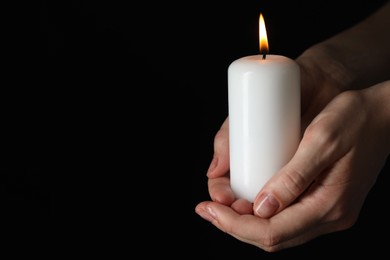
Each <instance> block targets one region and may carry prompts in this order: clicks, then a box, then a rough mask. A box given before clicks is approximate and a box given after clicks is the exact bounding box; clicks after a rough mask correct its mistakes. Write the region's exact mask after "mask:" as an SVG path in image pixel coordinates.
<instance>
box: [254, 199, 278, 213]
mask: <svg viewBox="0 0 390 260" xmlns="http://www.w3.org/2000/svg"><path fill="white" fill-rule="evenodd" d="M278 209H279V202H278V201H277V200H276V199H275V197H274V196H272V195H271V194H268V195H267V196H265V198H264V199H263V200H262V201H261V202H260V204H259V206H258V207H257V208H256V213H257V215H259V216H260V217H262V218H269V217H271V216H272V215H273V214H274V213H275V212H276V211H277V210H278Z"/></svg>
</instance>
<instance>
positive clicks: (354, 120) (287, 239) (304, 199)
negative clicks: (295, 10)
mask: <svg viewBox="0 0 390 260" xmlns="http://www.w3.org/2000/svg"><path fill="white" fill-rule="evenodd" d="M389 24H390V2H388V3H387V4H385V5H384V6H383V7H382V8H381V9H380V10H378V11H377V12H376V13H374V14H373V15H371V16H370V17H368V18H367V19H366V20H364V21H362V22H361V23H359V24H357V25H356V26H354V27H352V28H350V29H348V30H346V31H344V32H342V33H340V34H338V35H335V36H334V37H332V38H330V39H327V40H325V41H323V42H321V43H318V44H317V45H314V46H312V47H311V48H309V49H308V50H306V51H305V52H304V53H302V55H300V56H299V57H298V58H297V59H296V62H297V63H298V64H299V65H300V68H301V80H302V83H301V84H302V85H301V88H302V129H303V132H302V139H301V142H300V144H299V147H298V149H297V151H296V153H295V155H294V156H293V158H292V159H291V160H290V162H288V163H287V164H286V165H285V166H284V167H283V168H282V169H281V170H280V171H279V172H278V173H277V174H275V175H274V176H273V177H272V178H271V179H270V180H269V181H268V182H267V184H266V185H265V186H264V187H263V188H262V190H260V191H259V193H258V195H257V197H256V199H255V201H254V203H250V202H248V201H246V200H243V199H236V198H235V196H234V194H233V192H232V190H231V188H230V181H229V141H228V135H229V128H228V120H229V119H228V118H226V120H225V122H224V123H223V124H222V126H221V128H220V130H219V131H218V132H217V134H216V136H215V138H214V157H213V160H212V162H211V164H210V167H209V170H208V172H207V176H208V178H209V179H208V188H209V193H210V197H211V201H203V202H200V203H199V204H198V205H197V206H196V208H195V211H196V213H197V214H199V215H200V216H201V217H202V218H204V219H206V220H208V221H210V222H211V223H212V224H214V225H215V226H216V227H217V228H219V229H220V230H222V231H224V232H226V233H228V234H230V235H232V236H233V237H235V238H237V239H239V240H241V241H243V242H245V243H248V244H252V245H254V246H257V247H259V248H261V249H263V250H265V251H268V252H276V251H280V250H282V249H286V248H289V247H293V246H297V245H300V244H303V243H305V242H307V241H309V240H311V239H314V238H315V237H318V236H320V235H324V234H327V233H331V232H336V231H340V230H345V229H348V228H350V227H351V226H353V225H354V224H355V223H356V220H357V218H358V216H359V213H360V210H361V208H362V205H363V203H364V201H365V198H366V196H367V194H368V192H369V191H370V189H371V188H372V187H373V186H374V184H375V182H376V179H377V177H378V174H379V173H380V171H381V169H382V168H383V166H384V163H385V162H386V159H387V158H388V156H389V154H390V138H389V133H390V80H389V79H390V74H389V72H390V48H388V46H390V34H389V33H388V26H386V25H389ZM367 50H370V51H367Z"/></svg>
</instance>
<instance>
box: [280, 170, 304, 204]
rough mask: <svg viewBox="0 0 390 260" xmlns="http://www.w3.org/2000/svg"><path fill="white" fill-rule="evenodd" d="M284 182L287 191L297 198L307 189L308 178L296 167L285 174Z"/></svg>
mask: <svg viewBox="0 0 390 260" xmlns="http://www.w3.org/2000/svg"><path fill="white" fill-rule="evenodd" d="M282 183H283V186H284V190H285V191H287V192H288V193H289V195H290V196H291V197H292V198H295V197H297V196H298V195H300V194H301V193H302V192H303V191H304V190H305V189H306V187H307V184H308V180H307V178H306V177H305V175H304V173H302V172H300V171H298V170H296V169H289V170H287V171H286V172H285V174H283V178H282Z"/></svg>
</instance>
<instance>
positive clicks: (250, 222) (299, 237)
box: [196, 202, 330, 252]
mask: <svg viewBox="0 0 390 260" xmlns="http://www.w3.org/2000/svg"><path fill="white" fill-rule="evenodd" d="M196 212H197V213H198V214H199V215H200V216H202V217H203V218H204V219H206V220H208V221H210V222H211V223H212V224H213V225H215V226H216V227H217V228H219V229H220V230H222V231H223V232H226V233H228V234H230V235H232V236H233V237H235V238H237V239H239V240H240V241H243V242H245V243H248V244H252V245H254V246H257V247H260V248H262V249H264V250H266V251H268V252H275V251H279V250H281V249H284V248H287V247H292V246H296V245H299V244H303V243H304V242H307V241H309V240H311V239H313V238H314V237H317V236H319V235H320V234H323V233H324V232H328V231H326V230H324V226H323V225H321V223H320V221H321V219H322V215H321V213H320V212H321V210H318V208H317V207H316V204H315V203H311V202H301V203H297V204H294V205H291V206H290V207H288V208H287V209H286V210H284V211H283V212H281V213H280V214H278V215H276V216H274V217H272V218H270V219H264V218H259V217H256V216H254V215H250V214H244V215H241V214H238V213H237V212H235V211H234V210H233V209H231V208H229V207H226V206H223V205H221V204H218V203H213V202H203V203H200V204H199V205H198V206H197V207H196ZM329 232H330V230H329Z"/></svg>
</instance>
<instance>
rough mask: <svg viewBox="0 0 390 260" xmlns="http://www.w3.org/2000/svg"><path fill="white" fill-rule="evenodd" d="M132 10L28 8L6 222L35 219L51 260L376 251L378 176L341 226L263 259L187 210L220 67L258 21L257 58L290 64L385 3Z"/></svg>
mask: <svg viewBox="0 0 390 260" xmlns="http://www.w3.org/2000/svg"><path fill="white" fill-rule="evenodd" d="M133 2H134V3H133ZM135 2H136V1H81V0H80V1H63V2H62V1H41V2H40V22H41V23H40V28H39V32H36V33H35V34H34V36H36V38H33V40H32V41H31V42H32V43H31V44H33V45H34V46H35V45H36V46H37V47H38V48H37V50H39V51H36V52H34V53H33V56H34V58H36V59H38V60H39V61H41V63H40V65H37V66H36V67H35V68H34V73H33V77H32V79H33V80H34V81H35V82H36V83H37V84H38V86H39V87H37V88H34V89H33V90H27V91H26V95H31V96H32V97H34V100H35V101H34V102H31V101H30V102H27V103H26V107H27V108H28V109H24V110H23V115H24V117H25V119H26V126H27V128H26V129H27V130H26V132H27V133H28V134H27V135H25V139H24V140H25V142H24V146H23V147H24V148H25V149H24V150H25V152H26V153H27V154H29V155H30V156H28V157H26V158H28V159H26V160H25V161H24V162H25V163H22V167H21V168H20V170H17V171H16V172H17V173H15V174H10V175H9V176H7V177H4V182H3V183H5V184H6V185H5V188H4V189H3V191H5V192H4V194H3V199H4V203H3V205H5V207H4V209H5V210H4V212H7V213H6V215H8V216H10V217H11V218H12V217H15V216H17V217H18V219H20V221H21V222H26V220H27V219H29V220H31V219H34V220H35V219H36V220H38V221H39V223H46V225H45V227H47V229H48V230H49V233H48V234H50V235H47V238H48V239H47V240H45V241H47V243H50V244H52V242H53V240H54V239H52V238H56V239H59V241H61V243H58V244H56V245H57V246H59V248H61V252H69V251H72V250H73V249H84V251H83V252H84V253H86V254H87V252H93V253H96V254H99V255H101V254H104V253H106V254H107V255H112V254H117V253H119V252H120V253H124V254H126V255H129V256H131V255H132V254H135V252H138V251H140V253H141V254H144V255H145V254H152V255H155V254H157V255H159V256H168V257H169V256H182V257H216V256H220V257H225V256H236V255H237V256H240V257H251V256H252V257H264V256H267V257H270V258H271V257H280V256H294V257H295V256H299V257H302V256H306V255H308V256H311V257H316V256H327V255H329V256H334V255H335V254H336V253H337V254H338V253H345V254H346V253H350V252H355V251H356V252H358V253H363V252H364V253H366V252H367V253H373V252H379V253H380V252H382V253H383V252H384V253H386V252H387V250H386V243H387V242H386V241H387V239H386V234H387V232H388V229H389V227H388V224H387V222H386V220H387V219H388V213H386V212H387V210H386V205H387V204H386V201H385V198H386V197H387V195H385V188H386V187H385V184H386V183H388V176H386V173H385V174H381V175H380V176H379V179H378V182H377V185H376V186H375V187H374V189H373V190H372V192H371V193H370V194H369V196H368V198H367V203H366V204H365V205H364V208H363V210H362V214H361V217H360V218H359V220H358V222H357V223H356V225H355V226H354V227H352V228H351V229H349V230H347V231H343V232H338V233H335V234H330V235H326V236H323V237H320V238H318V239H315V240H313V241H312V242H309V243H308V244H305V245H303V246H300V247H296V248H292V249H289V250H286V251H283V252H280V253H276V254H272V255H271V254H267V253H264V252H263V251H262V250H260V249H258V248H255V247H254V246H251V245H247V244H245V243H243V242H240V241H238V240H236V239H235V238H233V237H231V236H229V235H227V234H225V233H223V232H221V231H220V230H217V229H216V228H215V227H214V226H212V225H211V224H210V223H208V222H206V221H205V220H203V219H201V218H200V217H199V216H198V215H197V214H195V212H194V208H195V206H196V204H197V203H199V202H200V201H203V200H208V199H209V197H208V192H207V178H206V176H205V174H206V171H207V168H208V165H209V162H210V161H211V158H212V153H213V138H214V135H215V133H216V131H217V130H218V128H219V127H220V125H221V123H222V122H223V121H224V119H225V118H226V116H227V67H228V66H229V64H230V63H231V62H232V61H233V60H235V59H237V58H239V57H242V56H246V55H251V54H255V53H258V38H257V37H258V31H257V30H258V16H259V13H260V12H262V13H263V15H264V18H265V22H266V26H267V32H268V39H269V45H270V52H271V53H274V54H281V55H285V56H288V57H291V58H296V57H297V56H298V55H299V54H300V53H301V52H302V51H304V50H305V49H306V48H308V47H309V46H311V45H312V44H314V43H317V42H319V41H322V40H324V39H326V38H328V37H330V36H332V35H334V34H335V33H338V32H340V31H342V30H344V29H346V28H348V27H349V26H351V25H353V24H355V23H356V22H358V21H360V20H361V19H363V18H365V17H366V16H368V15H369V14H370V13H372V12H373V11H374V10H376V9H377V8H378V7H380V6H381V5H382V4H383V3H384V2H385V1H368V0H366V1H351V2H347V1H279V0H277V1H275V0H273V1H229V2H228V3H225V2H224V3H214V2H215V1H203V0H201V1H192V2H188V1H178V2H173V1H154V2H152V1H143V2H142V3H135ZM367 51H369V50H367ZM37 137H39V138H37ZM41 150H43V151H42V152H40V151H41ZM43 169H45V170H47V171H43ZM384 171H386V172H387V173H388V172H389V166H388V165H387V166H386V167H385V169H384ZM42 172H45V173H42ZM46 172H48V173H47V174H46ZM385 178H386V179H385ZM49 180H50V181H49ZM28 223H29V224H28V225H27V227H31V226H34V225H33V224H31V222H28ZM47 223H50V225H47ZM27 230H28V229H27ZM34 230H39V229H36V228H34ZM29 234H30V235H33V234H35V233H29ZM382 235H384V238H381V237H382ZM64 237H67V239H64ZM50 240H52V241H50ZM48 241H50V242H48ZM86 241H88V243H87V242H86ZM63 246H65V247H63ZM140 247H141V248H143V249H140ZM38 248H40V247H38ZM64 248H66V249H67V250H64ZM137 254H138V253H137Z"/></svg>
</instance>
